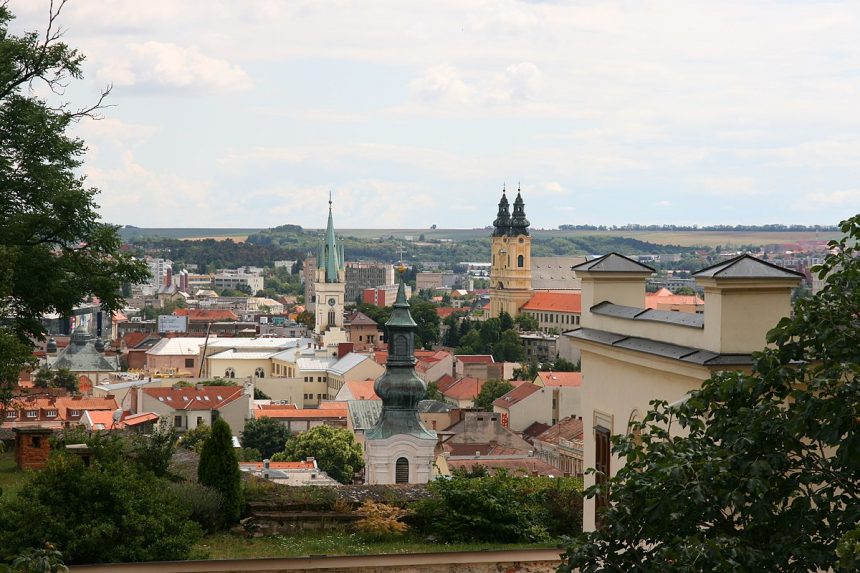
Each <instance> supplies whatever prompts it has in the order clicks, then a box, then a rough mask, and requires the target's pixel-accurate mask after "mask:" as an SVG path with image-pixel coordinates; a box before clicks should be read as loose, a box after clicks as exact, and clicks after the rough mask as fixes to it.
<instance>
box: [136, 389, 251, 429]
mask: <svg viewBox="0 0 860 573" xmlns="http://www.w3.org/2000/svg"><path fill="white" fill-rule="evenodd" d="M252 391H253V390H251V389H250V387H249V389H246V388H243V387H242V386H200V387H186V388H138V389H137V392H138V395H137V409H138V412H154V413H155V414H158V416H159V417H167V419H168V420H170V422H171V423H172V424H173V426H174V427H175V428H176V430H177V431H179V432H187V431H188V430H193V429H194V428H196V427H197V426H199V425H201V424H206V425H208V426H212V422H214V421H215V418H216V417H217V418H222V419H223V420H224V421H225V422H227V423H228V424H229V425H230V430H232V432H233V435H234V436H238V435H239V434H240V433H242V430H244V429H245V421H246V420H248V419H249V418H250V416H251V396H250V392H252Z"/></svg>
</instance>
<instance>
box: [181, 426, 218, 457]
mask: <svg viewBox="0 0 860 573" xmlns="http://www.w3.org/2000/svg"><path fill="white" fill-rule="evenodd" d="M211 433H212V428H210V427H209V425H208V424H197V427H196V428H194V429H193V430H188V431H187V432H185V433H184V434H182V436H181V437H180V438H179V445H180V446H182V447H183V448H185V449H186V450H191V451H192V452H197V453H200V451H201V450H202V448H203V444H204V443H206V439H207V438H209V434H211Z"/></svg>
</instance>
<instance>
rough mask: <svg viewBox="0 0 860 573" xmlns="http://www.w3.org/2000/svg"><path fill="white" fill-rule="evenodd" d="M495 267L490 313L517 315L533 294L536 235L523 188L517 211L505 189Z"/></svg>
mask: <svg viewBox="0 0 860 573" xmlns="http://www.w3.org/2000/svg"><path fill="white" fill-rule="evenodd" d="M493 227H494V229H493V247H492V266H491V267H490V314H491V315H492V316H494V317H497V316H499V314H500V313H502V312H507V313H508V314H510V315H511V316H512V317H514V318H516V317H517V316H518V315H519V313H520V307H522V306H523V305H524V304H525V303H527V302H528V300H529V299H530V298H531V296H532V260H531V259H532V238H531V236H529V220H528V219H526V212H525V204H524V203H523V198H522V195H521V194H520V190H519V189H517V198H516V199H515V200H514V213H513V216H511V215H510V214H509V212H508V198H507V197H506V196H505V190H504V188H503V189H502V200H501V201H499V213H498V215H497V216H496V220H495V221H493Z"/></svg>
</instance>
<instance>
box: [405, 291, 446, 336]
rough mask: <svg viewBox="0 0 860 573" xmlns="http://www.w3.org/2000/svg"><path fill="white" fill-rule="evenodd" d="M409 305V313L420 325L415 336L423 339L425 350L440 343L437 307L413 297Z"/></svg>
mask: <svg viewBox="0 0 860 573" xmlns="http://www.w3.org/2000/svg"><path fill="white" fill-rule="evenodd" d="M409 305H410V307H411V308H410V309H409V312H410V313H411V314H412V318H413V319H414V320H415V323H416V324H417V325H418V329H417V330H416V331H415V334H416V336H417V337H418V338H420V339H421V344H422V345H423V346H424V348H430V347H431V346H433V344H435V343H437V342H439V314H438V313H437V312H436V305H435V304H433V303H432V302H430V301H427V300H424V299H422V298H420V297H412V300H410V301H409ZM416 345H417V344H416Z"/></svg>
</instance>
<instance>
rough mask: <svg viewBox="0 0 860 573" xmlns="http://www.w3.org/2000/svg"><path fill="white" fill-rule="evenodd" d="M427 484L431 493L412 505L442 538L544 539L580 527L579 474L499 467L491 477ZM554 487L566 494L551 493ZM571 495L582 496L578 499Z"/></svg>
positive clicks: (425, 528) (424, 525) (417, 519)
mask: <svg viewBox="0 0 860 573" xmlns="http://www.w3.org/2000/svg"><path fill="white" fill-rule="evenodd" d="M559 482H563V483H561V484H560V485H559ZM429 489H430V491H431V493H432V497H431V498H430V499H427V500H423V501H420V502H417V503H416V504H414V506H413V508H414V510H415V518H414V522H415V523H416V524H417V525H418V526H419V527H420V528H421V529H422V530H423V531H424V532H425V533H430V534H433V535H435V536H436V537H438V538H440V539H442V540H444V541H452V542H460V541H481V542H491V543H493V542H498V543H512V542H517V541H545V540H547V539H549V538H550V536H551V535H557V534H560V533H562V532H565V531H567V530H570V529H576V530H577V531H578V527H579V524H580V523H581V520H578V519H577V517H576V516H578V515H581V504H582V501H581V482H580V481H579V480H577V479H572V478H534V477H517V476H513V475H510V474H508V473H506V472H504V471H500V472H498V473H497V474H495V475H493V476H489V477H478V478H467V477H463V476H457V475H455V476H453V477H452V478H451V479H439V480H436V481H434V482H432V483H431V484H430V485H429ZM556 489H558V490H559V491H563V492H564V495H562V494H561V493H550V492H555V490H556ZM571 496H573V497H577V496H578V498H579V502H578V504H577V503H576V502H575V501H574V502H571ZM567 502H570V503H571V504H572V507H573V509H571V505H566V503H567ZM578 512H580V513H578Z"/></svg>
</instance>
